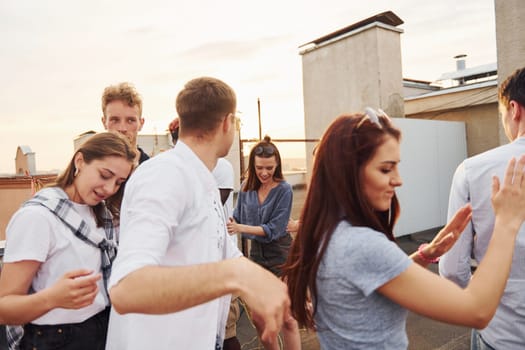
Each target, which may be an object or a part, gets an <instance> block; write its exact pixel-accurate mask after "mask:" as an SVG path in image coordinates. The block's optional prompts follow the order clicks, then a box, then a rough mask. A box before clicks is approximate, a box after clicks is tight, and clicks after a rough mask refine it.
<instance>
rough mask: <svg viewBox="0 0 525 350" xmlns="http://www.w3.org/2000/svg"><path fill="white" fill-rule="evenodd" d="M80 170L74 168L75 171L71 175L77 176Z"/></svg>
mask: <svg viewBox="0 0 525 350" xmlns="http://www.w3.org/2000/svg"><path fill="white" fill-rule="evenodd" d="M79 172H80V170H78V168H76V169H75V173H74V174H73V177H77V175H78V173H79Z"/></svg>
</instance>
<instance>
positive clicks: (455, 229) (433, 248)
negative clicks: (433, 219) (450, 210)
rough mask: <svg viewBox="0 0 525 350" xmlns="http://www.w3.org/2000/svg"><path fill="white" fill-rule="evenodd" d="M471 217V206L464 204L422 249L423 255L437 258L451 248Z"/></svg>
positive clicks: (431, 258)
mask: <svg viewBox="0 0 525 350" xmlns="http://www.w3.org/2000/svg"><path fill="white" fill-rule="evenodd" d="M471 217H472V207H471V206H470V204H466V205H464V206H463V207H461V208H459V209H458V211H457V212H456V214H454V217H452V219H451V220H450V221H449V222H448V223H447V224H446V225H445V227H443V228H442V229H441V230H440V231H439V232H438V234H437V235H436V236H435V237H434V239H433V240H432V242H430V243H429V244H428V245H427V246H426V247H425V248H424V249H423V255H424V256H425V257H427V258H428V259H430V260H433V259H436V258H439V257H440V256H441V255H443V254H445V253H446V252H448V251H449V250H450V248H452V246H453V245H454V243H456V241H457V240H458V238H459V236H460V235H461V233H462V232H463V230H464V229H465V227H466V226H467V224H468V222H469V221H470V218H471Z"/></svg>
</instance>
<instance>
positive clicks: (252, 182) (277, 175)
mask: <svg viewBox="0 0 525 350" xmlns="http://www.w3.org/2000/svg"><path fill="white" fill-rule="evenodd" d="M259 150H261V153H259V154H256V153H258V152H257V151H259ZM267 150H270V153H268V152H267ZM255 156H257V157H262V158H271V157H275V161H276V162H277V166H276V167H275V172H274V173H273V180H274V181H277V182H279V181H283V180H284V176H283V170H282V161H281V154H280V153H279V149H278V148H277V146H275V144H274V143H273V142H272V141H271V138H270V136H268V135H266V136H264V139H263V140H262V141H259V142H257V143H256V144H255V145H254V146H253V147H252V149H251V150H250V157H249V159H248V169H246V174H245V178H246V181H245V182H244V185H243V187H242V189H241V190H242V191H244V192H246V191H257V190H258V189H259V187H261V181H259V178H258V177H257V174H256V172H255Z"/></svg>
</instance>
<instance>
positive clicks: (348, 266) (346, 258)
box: [330, 228, 412, 296]
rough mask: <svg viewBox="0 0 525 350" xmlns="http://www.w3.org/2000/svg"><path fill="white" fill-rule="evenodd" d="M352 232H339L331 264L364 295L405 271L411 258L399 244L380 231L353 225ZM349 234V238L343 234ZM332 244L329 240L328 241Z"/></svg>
mask: <svg viewBox="0 0 525 350" xmlns="http://www.w3.org/2000/svg"><path fill="white" fill-rule="evenodd" d="M353 230H355V231H353V232H351V233H350V232H348V233H343V234H342V235H339V239H340V240H338V241H335V242H334V243H335V244H334V245H337V247H335V246H334V247H332V249H335V250H336V251H338V253H337V254H336V255H334V262H335V263H336V264H334V266H338V268H337V269H338V270H339V271H340V272H339V273H340V274H341V276H342V278H344V279H346V280H347V282H348V283H350V284H352V285H354V286H356V287H357V288H359V289H360V290H361V291H362V292H363V294H364V295H365V296H368V295H370V294H372V293H373V292H374V291H375V290H376V289H377V288H379V287H381V286H382V285H384V284H385V283H387V282H389V281H391V280H392V279H394V278H396V277H397V276H399V275H400V274H401V273H402V272H404V271H405V270H406V269H407V268H408V266H410V264H412V260H411V259H410V258H409V257H408V256H407V255H406V254H405V252H403V250H401V248H399V246H398V245H397V244H396V243H395V242H392V241H390V240H388V238H386V236H385V235H384V234H382V233H381V232H377V231H374V230H371V229H369V228H357V229H356V228H354V229H353ZM345 234H347V235H348V234H351V235H352V238H351V239H350V240H348V239H347V238H344V237H343V236H344V235H345ZM330 244H332V242H331V243H330Z"/></svg>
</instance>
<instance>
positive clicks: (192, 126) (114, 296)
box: [106, 78, 290, 350]
mask: <svg viewBox="0 0 525 350" xmlns="http://www.w3.org/2000/svg"><path fill="white" fill-rule="evenodd" d="M176 106H177V113H178V114H179V118H180V132H179V141H178V142H177V144H176V145H175V147H174V148H173V149H171V150H169V151H166V152H163V153H161V154H159V155H157V156H156V157H154V158H152V159H150V160H149V161H148V162H145V163H144V164H142V165H141V166H140V167H138V168H137V170H136V171H135V172H134V173H133V175H132V177H131V178H130V180H129V182H128V183H127V184H126V191H125V195H124V199H123V203H122V208H121V235H120V247H119V253H118V255H117V259H116V260H115V262H114V264H113V269H112V275H111V279H110V283H109V288H110V296H111V301H112V304H113V308H114V309H113V310H112V313H111V317H110V325H109V330H108V341H107V345H106V348H107V349H118V350H120V349H127V350H133V349H146V348H153V349H160V350H162V349H214V348H215V349H220V348H221V347H222V341H223V338H224V329H225V322H226V316H227V313H228V308H229V305H230V294H237V295H240V296H241V297H242V298H243V300H245V302H246V303H247V304H248V305H249V306H250V308H251V310H252V311H253V313H254V317H255V319H256V320H257V321H258V324H259V325H260V326H261V328H262V329H261V331H262V337H263V338H264V339H268V340H269V341H271V340H272V339H276V336H277V333H278V332H279V330H280V328H281V325H282V323H283V319H285V318H287V317H288V310H289V304H290V301H289V299H288V295H287V291H286V287H285V285H284V284H283V283H282V282H281V281H280V280H278V279H277V278H274V276H273V275H271V273H268V272H267V271H266V270H264V269H262V268H260V267H259V266H257V265H256V264H253V263H252V262H250V261H249V260H248V259H246V258H244V257H242V255H241V253H240V251H239V250H238V249H237V247H235V246H234V245H233V244H232V242H231V241H230V240H229V239H228V238H227V237H228V234H227V232H226V225H225V220H226V219H225V217H224V212H223V208H222V204H221V200H220V197H219V191H218V190H217V184H216V182H215V179H214V177H213V175H212V173H211V170H212V169H214V168H215V166H216V163H217V159H218V158H221V157H224V156H225V155H226V154H227V153H228V151H229V149H230V147H231V145H232V142H233V138H234V134H235V124H236V117H235V110H236V98H235V93H234V92H233V90H232V89H231V88H230V87H229V86H228V85H226V84H225V83H224V82H222V81H220V80H217V79H214V78H197V79H193V80H191V81H189V82H188V83H186V85H185V86H184V88H183V90H182V91H181V92H180V93H179V94H178V96H177V101H176Z"/></svg>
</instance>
